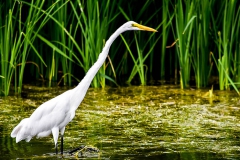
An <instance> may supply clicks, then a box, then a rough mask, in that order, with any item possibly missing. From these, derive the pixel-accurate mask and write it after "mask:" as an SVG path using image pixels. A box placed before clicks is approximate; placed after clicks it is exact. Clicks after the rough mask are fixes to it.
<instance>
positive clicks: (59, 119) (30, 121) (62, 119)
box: [11, 90, 72, 142]
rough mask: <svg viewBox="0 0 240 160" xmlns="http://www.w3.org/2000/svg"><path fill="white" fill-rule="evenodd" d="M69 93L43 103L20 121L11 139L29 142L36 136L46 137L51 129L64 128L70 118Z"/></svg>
mask: <svg viewBox="0 0 240 160" xmlns="http://www.w3.org/2000/svg"><path fill="white" fill-rule="evenodd" d="M71 91H72V90H69V91H66V92H64V93H63V94H61V95H59V96H57V97H55V98H53V99H51V100H49V101H47V102H45V103H43V104H42V105H40V106H39V107H38V108H37V109H36V110H35V111H34V112H33V114H32V115H31V116H30V117H29V118H26V119H24V120H22V121H21V122H20V124H19V125H17V126H16V127H15V128H14V129H13V131H12V133H11V136H12V137H16V142H19V141H21V140H24V139H25V140H27V141H30V140H31V138H32V137H34V136H36V135H38V134H39V137H43V136H48V135H49V134H50V133H51V132H50V131H51V129H52V128H54V127H58V128H59V129H62V128H63V127H65V126H66V125H67V124H68V123H69V122H70V121H71V117H72V112H70V110H69V108H70V106H69V104H70V98H69V97H71Z"/></svg>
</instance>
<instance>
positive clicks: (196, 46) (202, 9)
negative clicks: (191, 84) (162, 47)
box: [191, 1, 213, 88]
mask: <svg viewBox="0 0 240 160" xmlns="http://www.w3.org/2000/svg"><path fill="white" fill-rule="evenodd" d="M195 5H196V12H197V18H196V20H195V21H194V30H193V44H192V47H191V61H192V67H193V70H194V74H195V81H196V87H197V88H201V87H206V86H207V84H208V80H209V77H210V74H211V70H212V65H213V64H212V63H211V62H210V61H209V57H210V51H209V45H210V37H209V32H210V30H209V26H210V18H211V6H212V1H197V2H196V3H195Z"/></svg>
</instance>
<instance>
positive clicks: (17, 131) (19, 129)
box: [11, 118, 31, 143]
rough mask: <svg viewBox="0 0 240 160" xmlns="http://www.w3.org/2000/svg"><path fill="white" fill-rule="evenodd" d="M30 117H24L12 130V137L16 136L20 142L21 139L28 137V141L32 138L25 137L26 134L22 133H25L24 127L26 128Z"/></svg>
mask: <svg viewBox="0 0 240 160" xmlns="http://www.w3.org/2000/svg"><path fill="white" fill-rule="evenodd" d="M28 119H29V118H25V119H23V120H22V121H21V122H20V123H19V124H18V125H17V126H16V127H15V128H14V129H13V131H12V133H11V137H12V138H15V137H16V143H18V142H19V141H21V140H23V139H26V138H27V139H28V141H30V140H31V138H30V137H25V136H26V135H24V134H22V133H24V131H23V130H22V129H24V125H25V124H26V123H27V120H28Z"/></svg>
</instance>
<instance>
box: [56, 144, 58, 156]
mask: <svg viewBox="0 0 240 160" xmlns="http://www.w3.org/2000/svg"><path fill="white" fill-rule="evenodd" d="M55 149H56V155H57V154H58V144H57V143H56V145H55Z"/></svg>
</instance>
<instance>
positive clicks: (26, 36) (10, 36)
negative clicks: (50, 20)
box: [0, 1, 45, 95]
mask: <svg viewBox="0 0 240 160" xmlns="http://www.w3.org/2000/svg"><path fill="white" fill-rule="evenodd" d="M40 2H41V1H37V2H36V3H38V5H39V6H40V7H42V5H43V3H42V2H41V3H40ZM22 5H23V4H22V3H21V2H17V1H15V2H14V3H13V7H12V9H9V13H8V14H7V16H6V17H4V18H3V19H5V24H4V26H3V27H2V28H1V47H0V48H1V73H0V74H1V75H2V77H4V78H1V90H2V91H1V94H3V95H8V94H9V91H10V85H11V81H12V78H13V75H14V88H15V92H18V93H20V92H21V90H22V83H23V75H24V69H25V65H26V62H27V57H28V55H29V53H30V51H31V52H33V53H35V54H36V55H37V57H38V58H39V59H40V60H41V61H42V62H43V63H44V61H43V60H42V58H41V56H40V55H39V53H38V51H37V50H36V48H35V47H34V45H33V42H34V39H35V37H34V36H33V35H34V34H33V28H34V27H35V25H36V23H37V22H38V20H39V19H38V18H39V12H37V11H36V10H34V8H33V1H32V3H31V5H30V9H29V14H28V17H27V19H26V21H25V22H24V23H23V22H22V21H21V18H22V17H21V12H22V10H21V9H22ZM13 13H16V15H13ZM33 15H34V16H33ZM1 26H2V21H1ZM44 64H45V63H44Z"/></svg>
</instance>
